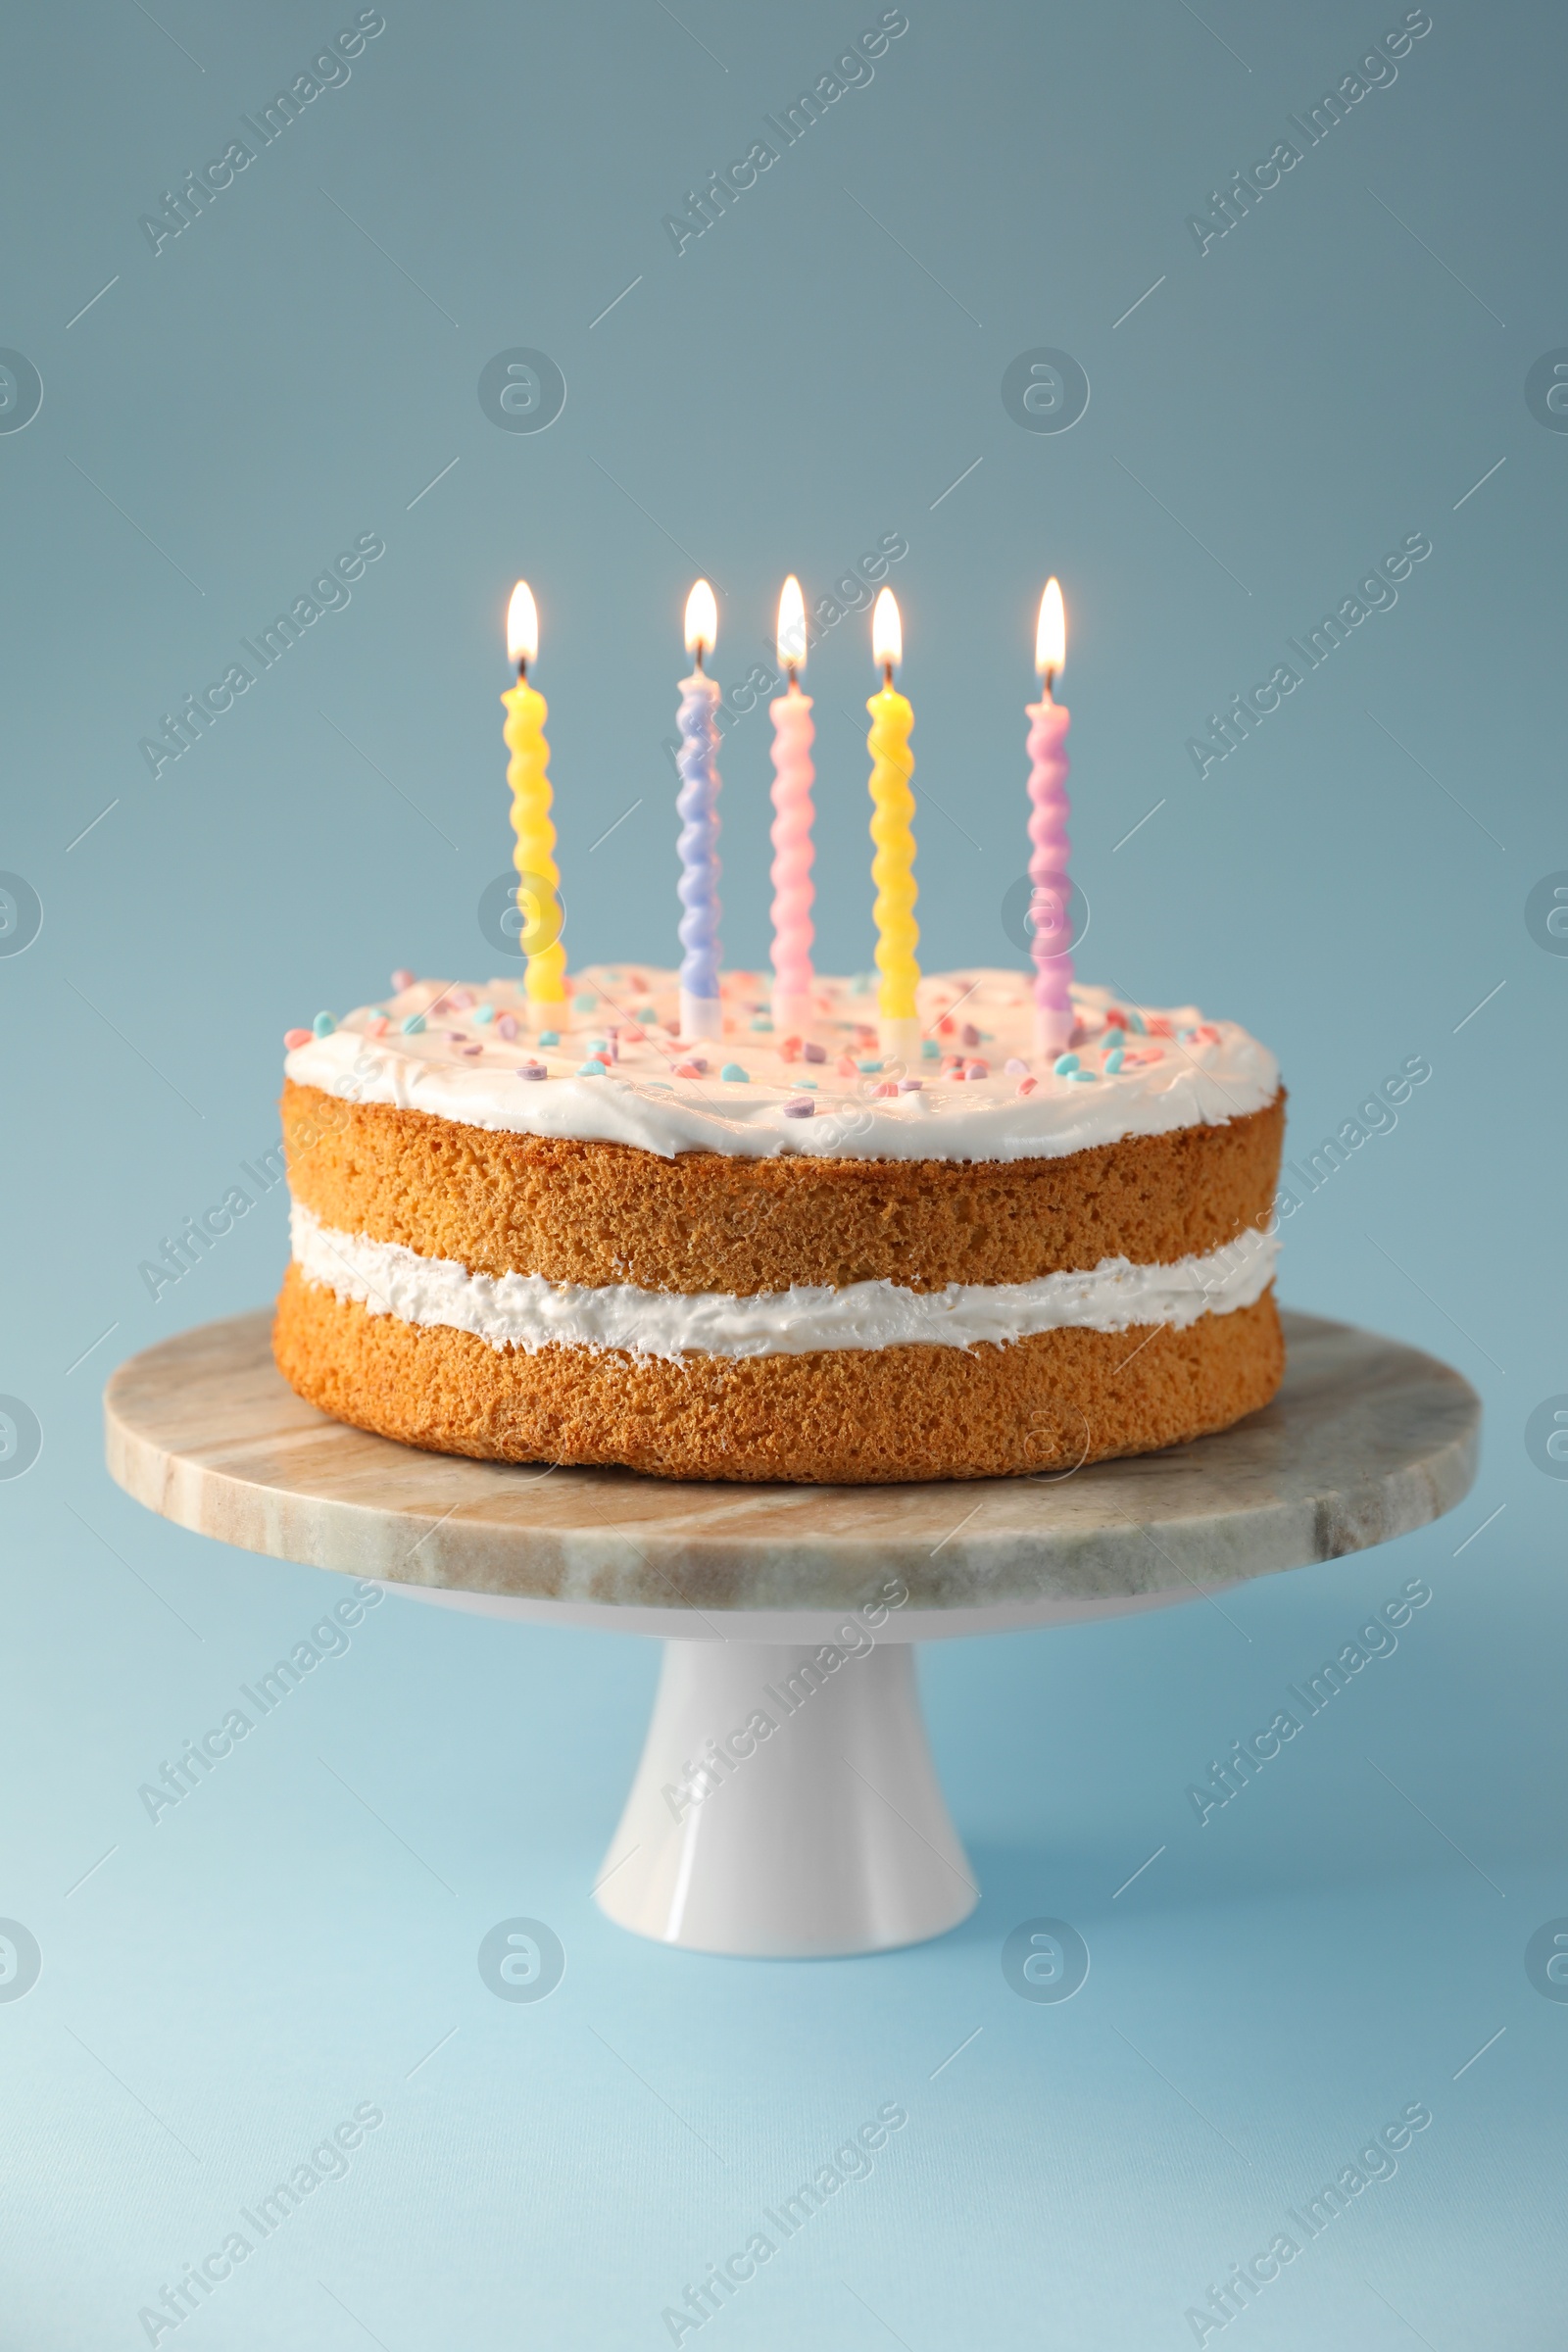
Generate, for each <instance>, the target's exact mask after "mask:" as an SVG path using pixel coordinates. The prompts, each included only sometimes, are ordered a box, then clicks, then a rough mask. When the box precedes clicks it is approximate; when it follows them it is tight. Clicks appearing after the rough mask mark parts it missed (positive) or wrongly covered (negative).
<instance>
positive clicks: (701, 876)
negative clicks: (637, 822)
mask: <svg viewBox="0 0 1568 2352" xmlns="http://www.w3.org/2000/svg"><path fill="white" fill-rule="evenodd" d="M717 639H718V608H717V606H716V605H715V604H714V602H713V591H712V590H711V588H710V586H709V585H708V582H707V581H706V580H699V581H698V583H697V585H696V587H695V588H694V589H693V590H692V592H691V594H690V596H689V597H688V598H687V599H686V651H687V652H688V653H689V654H690V655H692V656H693V659H694V664H695V665H694V667H693V670H692V674H691V676H690V677H689V678H682V680H681V682H680V711H679V714H678V720H677V723H678V725H679V727H680V737H681V742H680V753H679V756H678V758H677V760H676V762H675V764H676V767H677V769H678V770H679V773H680V791H679V793H678V794H677V795H676V798H675V807H676V809H678V811H679V813H680V817H681V832H680V841H679V844H678V847H679V850H680V869H681V870H680V882H679V885H678V888H679V892H680V902H681V905H682V906H683V907H685V909H686V911H685V913H684V914H683V915H682V917H681V920H680V944H681V946H682V947H683V948H684V949H685V951H686V953H685V955H684V956H682V958H681V966H680V1033H681V1036H682V1037H683V1038H688V1039H691V1040H692V1041H694V1042H695V1041H696V1040H697V1039H699V1038H705V1037H707V1038H713V1039H719V1038H722V1036H723V1034H724V1016H723V1010H722V1007H721V1005H720V1004H719V995H718V969H719V958H720V956H721V953H722V951H721V949H720V947H719V944H718V728H717V726H716V725H715V723H714V719H713V713H714V711H715V710H716V708H717V705H718V699H719V698H718V686H717V683H716V681H715V680H714V679H712V678H710V677H707V676H705V675H704V672H703V656H704V655H705V654H711V652H712V650H713V647H714V645H715V644H716V642H717Z"/></svg>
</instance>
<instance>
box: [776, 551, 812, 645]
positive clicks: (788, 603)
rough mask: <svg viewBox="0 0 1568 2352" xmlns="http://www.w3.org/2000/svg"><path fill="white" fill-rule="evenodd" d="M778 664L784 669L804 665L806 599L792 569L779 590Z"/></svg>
mask: <svg viewBox="0 0 1568 2352" xmlns="http://www.w3.org/2000/svg"><path fill="white" fill-rule="evenodd" d="M778 665H779V667H780V669H785V670H790V669H804V668H805V667H806V599H805V597H804V596H803V595H802V594H801V583H800V581H799V580H798V579H797V578H796V577H795V574H794V572H793V571H792V572H791V573H790V576H789V578H788V579H787V580H786V581H785V583H784V586H783V588H782V589H781V590H780V592H779V600H778Z"/></svg>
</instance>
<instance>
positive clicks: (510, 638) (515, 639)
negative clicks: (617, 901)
mask: <svg viewBox="0 0 1568 2352" xmlns="http://www.w3.org/2000/svg"><path fill="white" fill-rule="evenodd" d="M538 651H539V614H538V611H537V609H536V607H535V605H534V601H533V591H532V589H531V588H530V587H529V586H528V583H527V581H526V580H519V581H518V582H517V585H516V586H515V588H514V590H513V591H512V602H511V604H510V605H508V607H507V659H508V660H509V661H510V662H515V663H516V664H517V683H516V684H515V686H513V687H511V688H509V690H508V691H507V693H505V694H504V695H503V696H502V697H501V700H502V702H503V704H504V705H505V707H506V712H507V721H506V727H505V730H504V732H505V735H506V742H507V749H508V750H509V751H510V752H511V754H512V759H511V760H510V762H509V763H508V767H507V782H508V783H509V784H510V785H511V786H512V829H513V832H514V833H515V836H516V846H515V849H514V851H513V863H514V864H515V867H516V869H517V912H518V914H519V915H520V916H521V918H522V930H521V935H520V944H521V946H522V948H523V951H524V953H525V954H526V956H527V957H528V971H527V978H526V982H525V988H526V993H527V1000H528V1003H529V1005H530V1006H531V1005H540V1006H545V1005H559V1004H561V1003H562V1002H563V1000H564V997H565V994H566V991H565V988H564V984H563V975H564V972H565V969H566V951H565V949H564V947H563V946H562V945H561V927H562V923H563V920H564V917H563V915H562V911H561V899H560V895H559V894H560V890H561V875H560V872H559V870H558V868H557V865H556V858H555V849H556V828H555V826H554V825H553V824H552V822H551V819H550V804H551V791H550V777H549V773H548V770H549V766H550V746H549V744H548V743H547V742H546V741H545V720H546V718H547V717H548V716H549V714H550V711H549V705H548V704H547V703H546V701H545V698H544V696H543V695H542V694H540V693H539V692H538V691H537V690H536V689H535V688H534V687H532V686H530V685H529V683H528V664H529V662H531V661H533V659H534V657H535V656H536V655H537V653H538Z"/></svg>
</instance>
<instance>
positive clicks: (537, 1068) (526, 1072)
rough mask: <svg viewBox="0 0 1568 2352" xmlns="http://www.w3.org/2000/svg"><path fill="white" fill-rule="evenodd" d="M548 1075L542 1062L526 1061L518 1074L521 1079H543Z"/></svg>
mask: <svg viewBox="0 0 1568 2352" xmlns="http://www.w3.org/2000/svg"><path fill="white" fill-rule="evenodd" d="M547 1075H548V1073H547V1071H546V1069H545V1065H544V1063H543V1062H542V1061H525V1062H524V1063H523V1064H522V1066H521V1068H520V1069H519V1070H518V1072H517V1076H518V1077H519V1078H543V1077H546V1076H547Z"/></svg>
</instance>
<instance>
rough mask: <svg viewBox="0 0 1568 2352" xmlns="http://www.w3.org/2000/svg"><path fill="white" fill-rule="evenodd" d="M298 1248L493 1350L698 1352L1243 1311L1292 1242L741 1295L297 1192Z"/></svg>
mask: <svg viewBox="0 0 1568 2352" xmlns="http://www.w3.org/2000/svg"><path fill="white" fill-rule="evenodd" d="M292 1232H293V1245H294V1256H295V1260H296V1262H297V1263H298V1265H299V1267H300V1269H301V1271H302V1273H303V1274H304V1275H305V1278H306V1280H307V1281H308V1282H312V1283H316V1284H318V1285H319V1286H320V1287H321V1288H322V1289H325V1290H329V1291H333V1292H335V1293H336V1295H337V1297H338V1298H339V1299H357V1300H358V1301H359V1303H360V1304H361V1305H362V1306H364V1307H366V1308H367V1309H368V1311H369V1313H371V1314H372V1315H395V1316H397V1317H398V1319H399V1320H400V1321H402V1322H404V1323H422V1324H443V1325H445V1326H447V1327H448V1328H449V1329H451V1330H453V1331H466V1332H471V1333H472V1334H473V1336H474V1338H475V1339H480V1340H483V1341H484V1342H485V1343H486V1345H487V1346H488V1347H491V1348H497V1349H501V1348H522V1349H524V1350H525V1351H526V1352H527V1353H528V1354H533V1353H534V1352H535V1351H536V1350H537V1349H538V1348H552V1347H564V1348H615V1349H620V1350H624V1351H625V1352H626V1353H628V1354H631V1355H653V1356H662V1357H664V1358H666V1359H678V1358H679V1357H681V1356H683V1355H687V1354H699V1355H734V1356H743V1355H810V1354H813V1353H815V1351H816V1350H817V1349H819V1348H897V1347H902V1346H906V1345H907V1344H909V1343H911V1342H912V1343H914V1344H916V1345H924V1346H927V1347H937V1348H973V1347H975V1346H977V1345H979V1344H980V1343H982V1342H987V1341H989V1342H991V1343H992V1344H993V1345H999V1346H1005V1345H1007V1344H1008V1343H1010V1342H1012V1341H1015V1340H1023V1339H1028V1338H1029V1337H1030V1336H1031V1335H1032V1334H1034V1333H1035V1332H1042V1331H1061V1330H1066V1329H1077V1330H1088V1331H1127V1330H1129V1329H1130V1328H1131V1327H1132V1326H1133V1325H1135V1324H1155V1323H1164V1324H1169V1325H1171V1326H1173V1327H1174V1328H1175V1329H1176V1330H1178V1331H1184V1330H1186V1329H1187V1327H1188V1326H1189V1325H1190V1324H1192V1323H1196V1322H1197V1321H1198V1318H1199V1317H1200V1315H1205V1314H1214V1315H1227V1314H1232V1313H1234V1312H1235V1311H1236V1309H1237V1308H1238V1307H1243V1306H1250V1305H1251V1304H1252V1302H1253V1300H1254V1299H1260V1298H1261V1297H1262V1295H1263V1293H1264V1291H1265V1290H1267V1288H1268V1286H1269V1284H1270V1282H1272V1280H1273V1279H1274V1261H1275V1258H1276V1257H1277V1255H1278V1253H1279V1243H1278V1242H1277V1241H1275V1240H1270V1239H1268V1238H1266V1237H1265V1236H1264V1235H1263V1234H1261V1233H1256V1232H1248V1233H1245V1234H1243V1235H1242V1236H1241V1237H1240V1238H1239V1239H1238V1240H1236V1241H1234V1242H1227V1243H1226V1244H1225V1245H1224V1247H1223V1248H1221V1249H1219V1250H1211V1251H1210V1252H1209V1253H1208V1254H1207V1255H1206V1256H1202V1257H1183V1258H1178V1259H1177V1260H1176V1261H1175V1263H1174V1264H1172V1265H1162V1266H1135V1265H1134V1264H1133V1263H1132V1262H1131V1261H1130V1259H1128V1258H1125V1257H1107V1258H1103V1259H1102V1261H1101V1263H1100V1264H1099V1265H1098V1266H1096V1268H1095V1269H1094V1271H1093V1273H1089V1274H1084V1273H1068V1274H1043V1275H1041V1276H1040V1277H1039V1278H1038V1279H1037V1280H1036V1281H1034V1282H951V1283H949V1285H948V1286H947V1288H946V1290H942V1291H911V1290H907V1289H906V1288H905V1287H904V1285H903V1284H901V1283H896V1282H852V1283H848V1284H846V1285H845V1286H844V1288H843V1289H841V1290H834V1289H831V1288H829V1287H828V1286H826V1285H820V1286H819V1285H814V1284H805V1283H797V1284H795V1285H793V1286H792V1287H791V1288H790V1289H789V1290H787V1291H763V1292H761V1293H760V1294H759V1295H757V1296H756V1297H753V1298H734V1297H731V1296H729V1295H728V1294H726V1293H723V1292H719V1291H697V1292H685V1291H644V1290H639V1289H638V1288H637V1287H636V1286H635V1285H634V1284H632V1283H607V1284H603V1285H588V1284H584V1283H576V1282H551V1281H548V1280H547V1279H546V1277H545V1276H544V1275H542V1274H501V1275H494V1274H470V1273H469V1271H468V1269H467V1267H466V1266H463V1265H460V1264H458V1263H457V1261H456V1260H455V1259H453V1258H448V1257H421V1256H420V1255H419V1253H418V1252H417V1250H406V1249H405V1248H404V1247H403V1246H402V1244H401V1243H398V1242H375V1241H371V1240H369V1239H368V1236H366V1235H365V1234H351V1233H342V1232H339V1231H338V1230H337V1229H336V1228H334V1227H332V1226H329V1225H323V1224H322V1223H321V1222H320V1220H319V1218H318V1217H317V1216H316V1215H315V1213H314V1212H313V1211H312V1210H311V1209H309V1208H306V1207H304V1206H303V1205H301V1204H300V1203H299V1202H296V1203H295V1205H294V1209H293V1215H292Z"/></svg>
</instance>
